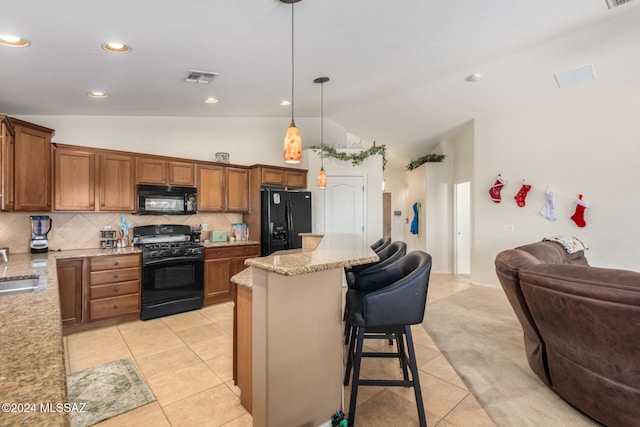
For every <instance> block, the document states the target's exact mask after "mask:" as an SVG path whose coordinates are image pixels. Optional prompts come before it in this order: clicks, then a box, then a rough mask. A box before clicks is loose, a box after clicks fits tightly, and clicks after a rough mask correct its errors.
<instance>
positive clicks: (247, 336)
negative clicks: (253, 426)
mask: <svg viewBox="0 0 640 427" xmlns="http://www.w3.org/2000/svg"><path fill="white" fill-rule="evenodd" d="M235 286H236V288H235V292H234V300H233V301H234V305H233V379H234V382H235V384H236V385H237V386H238V388H239V389H240V403H241V404H242V406H243V407H244V408H245V409H246V410H247V411H248V412H249V413H252V411H253V326H252V324H253V291H252V289H251V288H249V287H246V286H240V285H235Z"/></svg>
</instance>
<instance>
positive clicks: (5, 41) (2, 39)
mask: <svg viewBox="0 0 640 427" xmlns="http://www.w3.org/2000/svg"><path fill="white" fill-rule="evenodd" d="M0 44H2V45H5V46H10V47H27V46H29V45H30V44H31V43H29V40H25V39H21V38H20V37H18V36H12V35H11V34H3V35H0Z"/></svg>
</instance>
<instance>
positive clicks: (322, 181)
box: [313, 77, 329, 190]
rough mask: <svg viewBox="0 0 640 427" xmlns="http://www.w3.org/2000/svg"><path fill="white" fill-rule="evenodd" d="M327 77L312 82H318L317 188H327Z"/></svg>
mask: <svg viewBox="0 0 640 427" xmlns="http://www.w3.org/2000/svg"><path fill="white" fill-rule="evenodd" d="M328 81H329V77H318V78H317V79H315V80H314V81H313V82H314V83H320V172H318V188H319V189H320V190H326V189H327V174H326V172H325V171H324V84H325V83H326V82H328Z"/></svg>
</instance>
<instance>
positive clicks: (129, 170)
mask: <svg viewBox="0 0 640 427" xmlns="http://www.w3.org/2000/svg"><path fill="white" fill-rule="evenodd" d="M99 159H100V165H99V166H100V167H99V170H100V178H99V180H98V181H99V191H100V210H101V211H119V212H121V211H135V209H136V203H135V196H136V194H135V193H136V191H135V183H134V161H133V157H132V156H128V155H124V154H123V155H120V154H113V153H100V154H99Z"/></svg>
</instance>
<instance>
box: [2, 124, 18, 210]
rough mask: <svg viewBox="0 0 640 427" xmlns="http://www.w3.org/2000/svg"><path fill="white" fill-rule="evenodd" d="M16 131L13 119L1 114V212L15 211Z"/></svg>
mask: <svg viewBox="0 0 640 427" xmlns="http://www.w3.org/2000/svg"><path fill="white" fill-rule="evenodd" d="M15 134H16V132H15V130H14V128H13V124H12V123H11V119H10V118H9V117H8V116H6V115H4V114H0V210H3V211H8V210H13V151H14V147H15V145H14V144H15V142H14V140H15Z"/></svg>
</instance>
